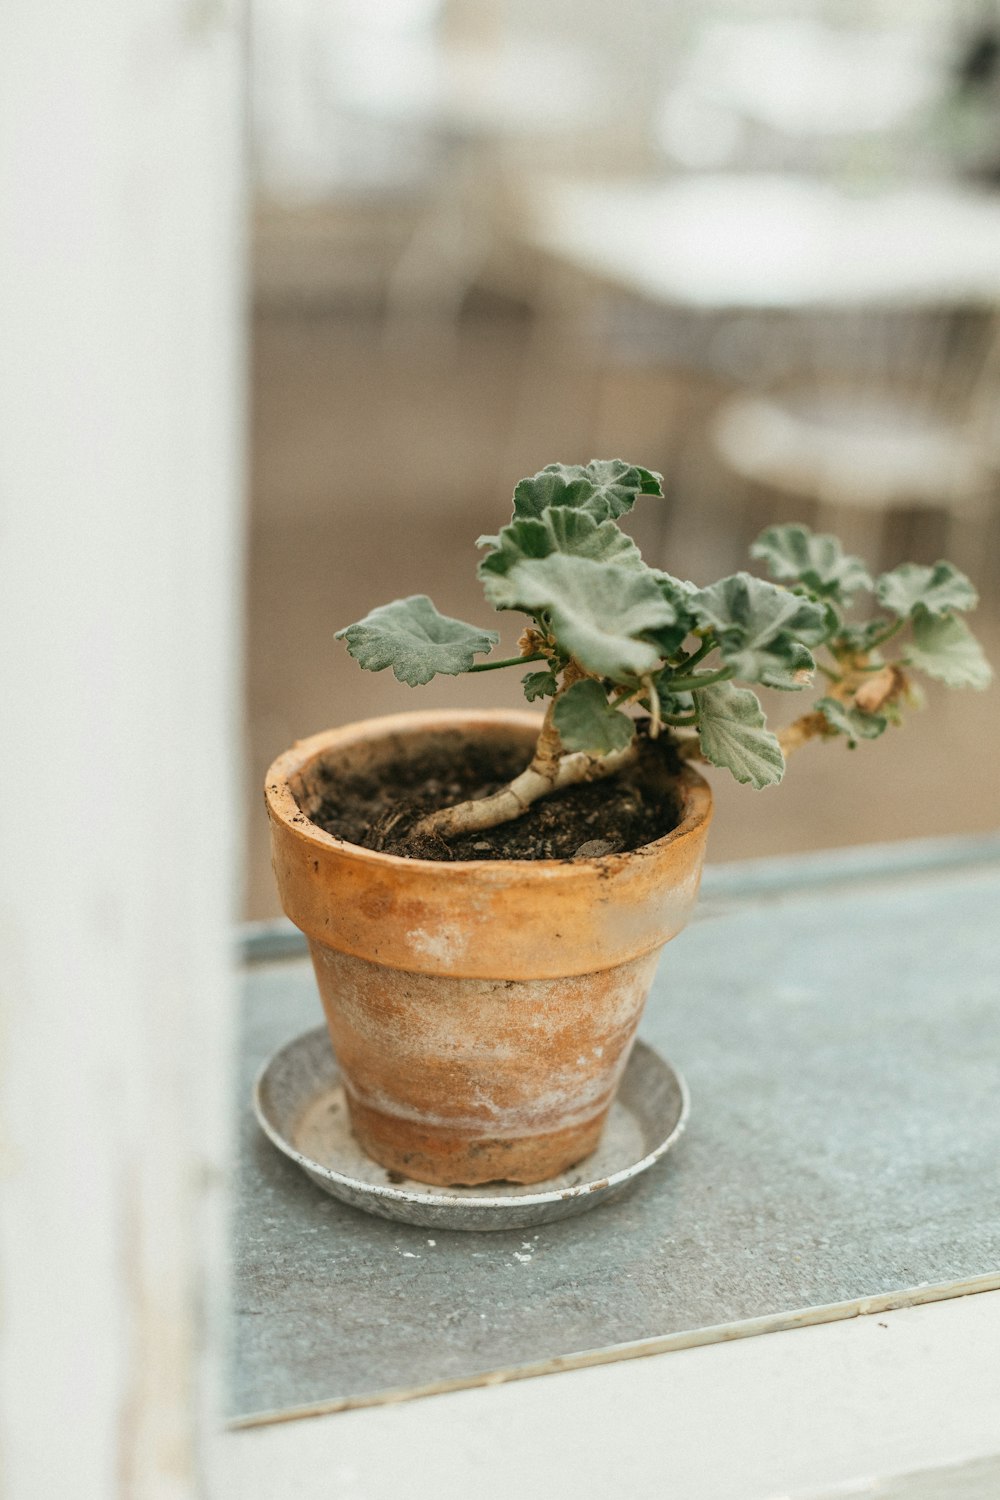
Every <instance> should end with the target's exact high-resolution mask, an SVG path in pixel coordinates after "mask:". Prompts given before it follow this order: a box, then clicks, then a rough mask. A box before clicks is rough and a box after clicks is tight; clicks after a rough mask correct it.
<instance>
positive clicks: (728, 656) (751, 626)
mask: <svg viewBox="0 0 1000 1500" xmlns="http://www.w3.org/2000/svg"><path fill="white" fill-rule="evenodd" d="M691 606H692V609H693V611H694V613H695V615H696V616H697V617H698V619H699V622H700V623H702V624H708V625H711V626H712V627H713V629H714V630H715V633H716V636H717V638H718V641H719V648H720V650H721V652H722V655H723V657H724V659H725V661H726V662H727V663H728V665H729V666H731V667H732V668H733V670H734V672H735V675H736V676H737V677H739V678H741V679H742V680H743V681H744V682H760V683H764V684H766V685H768V686H771V687H784V688H792V687H798V686H801V685H802V682H801V681H796V674H800V675H801V674H805V673H808V672H809V671H811V669H812V667H813V666H814V665H815V663H814V662H813V659H812V655H811V653H810V652H809V650H808V649H807V648H808V647H809V646H810V645H813V644H815V643H816V642H817V641H820V640H822V639H823V637H824V636H825V635H826V633H827V631H828V629H829V625H828V621H827V612H826V609H825V607H824V606H823V605H822V604H817V603H814V602H813V601H812V600H811V599H804V598H803V597H802V596H801V594H793V593H791V592H790V591H789V590H788V589H783V588H778V587H777V585H776V584H773V583H766V582H765V581H764V579H762V578H754V577H753V576H752V575H751V574H750V573H735V574H733V576H732V577H730V578H723V579H720V581H719V582H718V583H713V584H712V585H711V586H710V587H709V588H707V589H699V590H698V591H697V593H695V594H693V595H692V596H691Z"/></svg>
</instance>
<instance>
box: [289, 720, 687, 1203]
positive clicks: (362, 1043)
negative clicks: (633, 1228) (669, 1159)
mask: <svg viewBox="0 0 1000 1500" xmlns="http://www.w3.org/2000/svg"><path fill="white" fill-rule="evenodd" d="M539 722H540V721H539V719H538V717H537V716H536V715H534V714H531V713H524V712H521V713H514V712H510V713H507V712H496V713H412V714H411V713H407V714H398V715H395V716H393V717H391V718H384V719H372V720H368V721H366V722H363V723H359V724H349V725H347V726H346V727H345V728H343V729H336V730H332V731H330V732H329V733H326V734H318V735H314V736H313V737H312V738H311V739H307V740H302V741H300V742H299V743H298V744H296V745H295V746H293V748H292V749H291V750H288V751H286V752H285V754H284V755H281V756H279V757H278V759H277V760H276V761H275V762H274V764H273V766H272V767H271V769H270V771H269V772H268V775H267V784H266V797H267V807H268V813H269V815H270V819H271V837H272V850H273V858H274V871H275V875H276V878H277V882H278V889H279V892H280V894H281V901H282V905H283V907H284V909H285V911H286V912H287V914H288V916H289V917H291V919H292V921H293V922H294V923H295V924H296V926H297V927H299V928H301V930H302V931H303V932H304V933H305V935H306V937H307V938H308V940H309V948H310V951H311V953H312V959H313V964H314V966H315V970H316V978H317V981H318V983H319V989H320V994H321V996H322V1000H323V1007H324V1010H325V1013H326V1017H327V1021H328V1024H329V1027H330V1035H331V1038H332V1040H333V1046H334V1050H335V1052H336V1055H337V1060H338V1062H339V1064H340V1067H341V1071H342V1073H343V1076H344V1080H345V1084H346V1088H347V1097H348V1103H349V1107H350V1111H351V1122H352V1125H353V1127H354V1132H355V1135H356V1136H357V1138H358V1140H359V1141H360V1143H361V1145H362V1146H363V1148H364V1150H365V1151H367V1152H368V1154H369V1155H370V1156H372V1157H374V1158H375V1160H376V1161H378V1162H380V1163H381V1164H382V1165H383V1166H385V1167H388V1168H389V1169H391V1170H394V1171H398V1172H400V1173H402V1174H404V1175H405V1176H408V1177H415V1178H417V1179H419V1180H420V1181H423V1182H431V1183H438V1184H458V1183H462V1184H472V1183H481V1182H489V1181H492V1180H495V1179H500V1178H505V1179H507V1180H509V1181H514V1182H539V1181H541V1180H543V1179H544V1178H547V1177H551V1176H554V1175H555V1174H556V1173H558V1172H561V1171H564V1170H565V1169H566V1168H568V1167H569V1166H571V1165H573V1164H574V1163H575V1162H578V1161H581V1160H582V1159H583V1158H584V1157H585V1156H587V1155H588V1154H589V1153H590V1152H591V1151H593V1150H594V1148H595V1146H596V1145H597V1141H598V1139H599V1137H600V1133H601V1128H602V1126H603V1124H604V1120H605V1117H606V1115H607V1112H608V1109H609V1107H610V1104H611V1101H612V1098H613V1097H614V1093H615V1089H616V1087H617V1085H618V1081H619V1078H620V1077H621V1074H622V1072H623V1070H624V1067H625V1064H626V1062H627V1060H628V1054H629V1050H630V1048H631V1044H632V1040H633V1038H634V1035H635V1030H636V1027H637V1025H638V1021H639V1016H640V1013H641V1011H642V1007H643V1004H644V1003H645V999H646V994H647V991H648V989H649V985H650V981H651V980H652V977H653V971H654V969H655V967H656V961H657V957H658V954H659V951H660V949H661V948H662V946H663V944H664V943H665V942H667V940H668V939H669V938H672V937H674V936H675V934H676V933H678V932H679V931H680V929H681V928H682V927H683V925H684V923H685V921H686V919H687V916H688V913H689V912H690V910H691V908H692V906H693V905H694V902H695V899H696V897H697V893H698V884H699V880H700V876H701V866H702V860H703V857H704V851H705V839H706V834H707V831H708V824H709V820H710V818H711V809H712V802H711V792H710V790H709V788H708V785H707V784H706V782H705V781H703V780H702V778H701V777H700V776H698V775H697V773H696V772H694V771H690V770H689V771H686V772H685V774H684V777H683V780H682V782H681V785H680V795H681V798H682V802H683V817H682V820H681V822H680V824H679V825H678V827H677V828H675V829H674V831H673V832H672V833H670V834H668V835H667V836H666V837H665V838H662V839H659V840H657V842H656V843H653V844H648V845H646V846H645V847H644V848H642V849H640V850H637V851H635V852H634V853H631V854H617V855H607V856H604V857H603V858H600V859H580V860H540V861H529V860H511V861H456V862H453V863H440V862H436V861H432V860H414V859H401V858H399V857H398V856H395V855H390V854H379V853H375V852H373V851H372V850H369V849H362V848H359V847H358V846H357V845H355V844H348V843H345V842H344V841H342V840H340V839H337V838H333V837H332V836H331V835H330V834H328V833H325V832H323V830H322V829H320V828H319V827H317V825H316V824H315V823H313V822H311V821H310V817H309V813H310V810H311V809H314V808H315V807H316V806H317V800H318V796H319V791H320V787H321V785H322V782H323V780H324V778H325V779H327V780H328V779H329V777H330V775H331V774H333V775H336V774H337V773H338V772H342V773H350V772H356V771H359V770H362V769H365V768H367V769H371V768H372V767H373V766H375V765H377V764H379V763H384V762H386V761H397V762H398V760H399V759H400V758H401V757H405V755H406V753H407V750H408V748H409V749H410V750H411V751H412V750H413V749H414V748H415V747H416V746H418V745H419V746H426V745H427V744H428V743H429V742H436V743H437V744H439V745H440V744H444V745H445V746H446V747H447V749H448V752H449V754H450V755H454V757H455V758H457V759H461V757H462V755H463V751H464V750H465V748H466V747H467V746H468V745H469V744H470V743H471V742H472V741H478V742H480V743H482V741H483V739H484V738H489V739H490V740H491V741H493V742H501V743H505V744H508V745H509V744H510V743H511V742H512V741H514V742H516V743H518V744H523V746H524V750H525V760H526V761H527V759H528V755H529V753H530V747H531V745H532V743H533V740H534V738H535V736H536V735H537V733H538V726H539Z"/></svg>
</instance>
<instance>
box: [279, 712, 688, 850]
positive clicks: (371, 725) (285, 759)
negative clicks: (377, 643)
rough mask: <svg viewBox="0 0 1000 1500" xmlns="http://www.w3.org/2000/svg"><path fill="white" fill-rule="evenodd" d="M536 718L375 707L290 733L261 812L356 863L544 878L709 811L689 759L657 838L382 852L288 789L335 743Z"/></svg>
mask: <svg viewBox="0 0 1000 1500" xmlns="http://www.w3.org/2000/svg"><path fill="white" fill-rule="evenodd" d="M541 724H542V715H541V714H537V713H532V712H531V711H530V710H525V709H504V708H497V709H409V710H404V711H403V712H402V713H397V714H381V715H377V716H376V717H373V718H369V719H357V720H355V721H354V722H352V723H350V724H344V725H342V726H341V727H339V728H336V729H326V730H321V731H320V732H319V733H318V734H313V735H309V736H307V737H306V738H305V739H302V740H296V741H295V743H294V744H293V745H291V746H290V748H289V749H287V750H284V751H282V753H281V754H280V755H278V756H277V757H276V758H275V759H274V760H273V761H272V763H271V765H270V767H269V768H268V772H267V776H266V778H265V781H264V797H265V801H266V803H267V808H268V812H269V813H270V815H271V817H272V818H274V819H275V820H276V821H277V822H280V823H281V824H283V825H284V826H285V828H286V829H287V831H288V832H289V833H292V834H294V835H295V836H296V837H297V838H299V839H301V840H303V842H306V843H310V844H317V845H319V846H320V847H323V848H327V849H330V850H335V851H336V852H337V854H338V855H339V856H340V857H341V858H347V859H351V860H352V861H355V862H356V863H357V864H359V865H361V866H365V865H367V866H369V867H371V868H374V869H378V868H381V869H384V870H390V869H407V870H410V871H412V872H414V873H416V872H417V871H423V872H425V873H427V874H431V873H433V875H434V876H435V877H436V878H437V879H448V878H451V879H456V880H459V879H462V878H467V877H468V874H469V872H470V871H472V870H476V871H479V872H482V873H483V874H486V873H487V872H491V871H492V872H494V873H495V874H496V875H497V876H499V875H500V874H501V873H502V872H508V878H509V872H510V871H512V870H513V871H518V870H522V871H524V872H525V874H527V872H529V871H530V872H531V873H532V874H533V875H534V876H535V878H538V877H539V876H542V877H543V878H546V879H550V880H551V879H559V878H560V877H562V878H566V877H572V876H573V875H575V876H577V877H578V876H579V875H580V873H581V871H582V870H584V869H586V868H587V867H588V866H591V867H592V866H598V867H600V868H602V869H605V870H607V871H608V872H610V871H612V870H614V869H616V868H620V867H621V866H622V865H624V864H625V863H627V862H629V861H631V860H636V859H648V858H649V857H650V856H653V855H656V854H659V853H661V852H662V851H665V850H666V849H667V848H668V846H669V845H671V844H676V843H679V842H680V841H681V840H682V839H684V838H687V837H688V836H689V835H690V834H692V833H694V832H695V831H696V830H697V829H698V828H700V827H701V826H702V825H704V824H705V823H707V822H708V821H709V820H710V819H711V816H712V789H711V787H710V785H709V783H708V782H707V781H706V780H705V778H704V777H703V776H701V775H700V774H699V772H698V771H696V770H695V769H694V767H692V766H690V765H684V766H683V767H682V769H681V772H680V774H679V776H678V777H677V783H678V786H679V787H680V789H681V793H682V798H683V816H682V818H681V820H680V822H679V823H678V824H677V826H676V827H675V828H672V829H671V830H670V832H669V833H666V834H664V835H663V837H662V838H659V839H655V840H654V841H653V842H652V843H650V844H642V845H640V847H639V848H638V849H629V850H624V851H620V852H618V853H614V854H601V855H592V856H590V857H587V858H583V859H575V858H573V859H455V860H436V859H416V858H411V857H410V856H408V855H401V854H387V853H385V852H384V851H383V850H378V849H366V848H365V847H364V846H363V845H361V844H352V843H351V842H350V841H349V840H347V839H342V838H338V837H337V836H336V835H335V834H332V833H327V832H326V830H325V829H323V828H320V826H319V824H317V823H314V822H313V821H312V819H311V818H310V817H309V816H308V814H307V813H304V812H303V811H302V808H301V807H300V806H299V804H298V802H297V801H296V798H295V795H294V793H293V792H292V789H291V784H290V783H291V780H292V778H293V777H294V776H297V775H299V774H301V772H303V771H304V770H305V769H306V767H307V766H308V765H309V764H310V762H311V761H313V760H315V759H316V758H317V756H319V755H321V754H323V753H324V752H326V751H329V750H331V749H336V748H337V747H346V746H347V745H354V744H357V743H358V742H359V741H364V740H365V739H368V738H379V739H381V738H385V737H387V736H389V735H391V734H400V733H402V734H406V733H420V732H421V731H434V730H441V729H447V728H456V729H475V728H482V729H484V730H487V729H489V728H491V727H493V726H499V725H506V726H511V725H513V726H515V727H517V726H520V727H524V728H525V729H529V730H532V731H533V732H535V733H537V732H538V730H539V729H540V727H541Z"/></svg>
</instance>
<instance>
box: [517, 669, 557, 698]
mask: <svg viewBox="0 0 1000 1500" xmlns="http://www.w3.org/2000/svg"><path fill="white" fill-rule="evenodd" d="M521 686H522V687H523V688H524V696H525V697H526V698H527V700H528V702H529V703H534V701H535V699H536V698H553V697H555V694H556V691H557V689H558V687H559V683H558V682H557V681H556V675H555V673H554V672H529V673H528V675H527V677H522V678H521Z"/></svg>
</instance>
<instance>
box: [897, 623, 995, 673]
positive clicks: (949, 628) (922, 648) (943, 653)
mask: <svg viewBox="0 0 1000 1500" xmlns="http://www.w3.org/2000/svg"><path fill="white" fill-rule="evenodd" d="M906 659H907V661H908V662H909V663H910V665H911V666H914V667H919V668H920V670H921V671H922V672H926V673H927V675H928V676H929V677H936V678H937V679H938V680H939V681H940V682H944V683H946V684H947V685H948V687H971V688H980V689H982V688H985V687H989V685H990V683H991V681H992V680H993V671H992V668H991V667H990V664H989V662H988V661H987V660H986V657H985V656H984V655H983V648H982V646H981V645H980V644H979V642H978V641H977V640H976V637H975V636H974V635H973V634H972V631H971V630H970V629H969V627H968V626H967V625H966V624H965V623H964V621H962V620H956V618H955V616H954V615H934V614H932V613H931V612H930V610H928V609H926V608H925V607H924V606H923V605H922V604H918V605H917V607H916V609H915V610H914V612H913V641H912V643H911V645H910V648H909V651H908V652H907V657H906Z"/></svg>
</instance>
